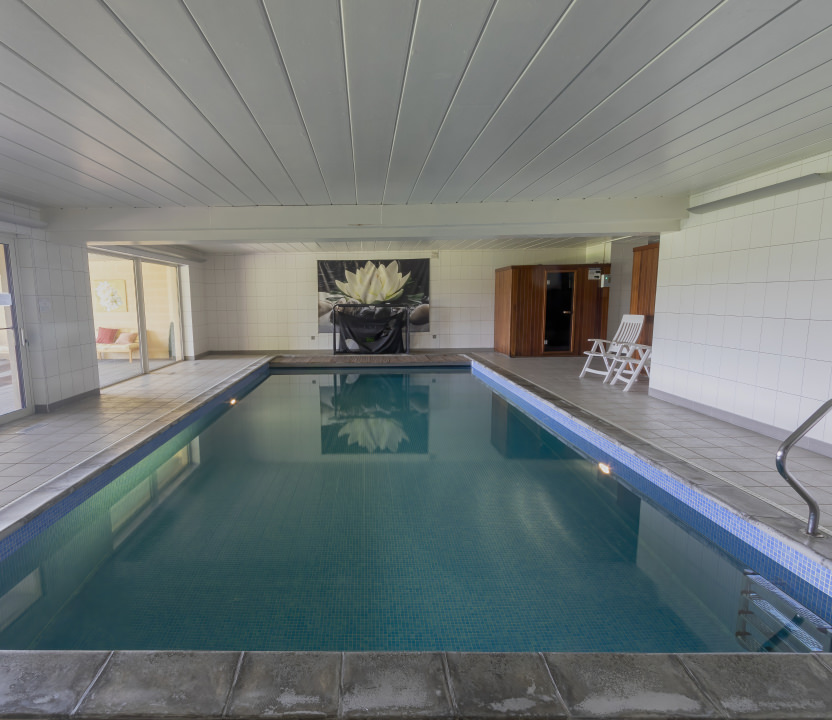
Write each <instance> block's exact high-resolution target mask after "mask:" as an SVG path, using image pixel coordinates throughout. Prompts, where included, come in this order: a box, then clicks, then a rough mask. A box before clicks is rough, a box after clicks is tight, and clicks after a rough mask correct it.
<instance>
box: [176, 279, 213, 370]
mask: <svg viewBox="0 0 832 720" xmlns="http://www.w3.org/2000/svg"><path fill="white" fill-rule="evenodd" d="M179 287H180V295H181V297H182V337H183V342H184V352H185V358H186V359H193V358H195V357H198V356H199V355H201V354H203V353H205V352H208V349H209V348H208V328H207V322H208V319H207V317H206V314H205V274H204V272H203V271H202V266H201V265H194V266H188V265H183V266H181V267H180V268H179Z"/></svg>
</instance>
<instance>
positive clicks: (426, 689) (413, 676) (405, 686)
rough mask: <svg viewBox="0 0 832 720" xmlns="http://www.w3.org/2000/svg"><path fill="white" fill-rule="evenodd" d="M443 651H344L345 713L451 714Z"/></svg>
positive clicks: (388, 715)
mask: <svg viewBox="0 0 832 720" xmlns="http://www.w3.org/2000/svg"><path fill="white" fill-rule="evenodd" d="M456 715H457V713H456V712H455V709H454V707H453V705H452V704H451V695H450V688H449V686H448V679H447V675H446V673H445V663H444V659H443V656H442V654H441V653H428V652H423V653H344V664H343V670H342V674H341V707H340V712H339V713H338V716H339V717H342V718H451V717H455V716H456Z"/></svg>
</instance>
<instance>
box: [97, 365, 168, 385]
mask: <svg viewBox="0 0 832 720" xmlns="http://www.w3.org/2000/svg"><path fill="white" fill-rule="evenodd" d="M172 363H173V361H171V360H151V361H150V371H151V372H153V371H154V370H158V369H159V368H160V367H164V366H165V365H171V364H172ZM141 374H142V361H141V359H139V358H135V359H134V360H133V362H130V360H128V359H127V358H117V359H113V360H99V361H98V381H99V382H100V383H101V387H103V388H105V387H108V386H110V385H113V384H114V383H117V382H121V381H122V380H128V379H129V378H132V377H136V376H137V375H141Z"/></svg>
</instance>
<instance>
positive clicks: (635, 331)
mask: <svg viewBox="0 0 832 720" xmlns="http://www.w3.org/2000/svg"><path fill="white" fill-rule="evenodd" d="M643 325H644V315H624V317H622V318H621V324H620V325H619V326H618V330H616V331H615V335H613V338H612V340H601V339H600V338H590V342H591V343H592V348H590V349H589V350H585V351H584V355H586V356H587V359H586V362H585V363H584V369H583V370H581V374H580V375H579V376H578V377H583V376H584V375H586V374H587V373H594V374H595V375H603V376H604V382H607V381H609V379H610V378H611V377H612V374H613V372H614V371H617V370H618V360H619V359H621V358H622V357H624V356H626V355H627V353H628V352H629V351H630V346H631V345H633V344H635V342H636V340H638V336H639V335H640V334H641V328H642V326H643ZM593 358H601V360H603V362H604V369H603V370H596V369H594V368H591V367H590V366H589V365H590V363H591V362H592V359H593Z"/></svg>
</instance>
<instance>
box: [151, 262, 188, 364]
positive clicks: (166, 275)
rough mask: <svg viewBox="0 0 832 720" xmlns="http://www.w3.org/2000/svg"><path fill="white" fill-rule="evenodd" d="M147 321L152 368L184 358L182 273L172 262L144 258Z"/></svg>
mask: <svg viewBox="0 0 832 720" xmlns="http://www.w3.org/2000/svg"><path fill="white" fill-rule="evenodd" d="M141 267H142V288H143V289H144V293H143V296H144V321H145V328H146V330H147V357H148V361H149V363H150V367H149V370H155V369H156V368H158V367H162V366H164V365H170V364H171V363H174V362H176V361H177V360H181V359H182V323H181V321H180V317H181V316H180V312H179V273H178V272H177V268H175V267H172V266H170V265H161V264H159V263H152V262H145V261H142V263H141Z"/></svg>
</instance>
